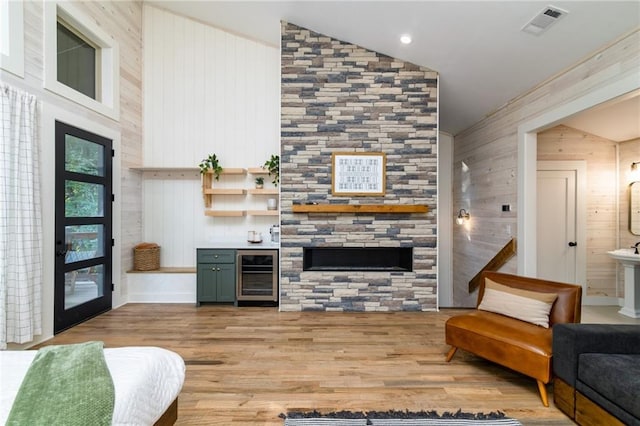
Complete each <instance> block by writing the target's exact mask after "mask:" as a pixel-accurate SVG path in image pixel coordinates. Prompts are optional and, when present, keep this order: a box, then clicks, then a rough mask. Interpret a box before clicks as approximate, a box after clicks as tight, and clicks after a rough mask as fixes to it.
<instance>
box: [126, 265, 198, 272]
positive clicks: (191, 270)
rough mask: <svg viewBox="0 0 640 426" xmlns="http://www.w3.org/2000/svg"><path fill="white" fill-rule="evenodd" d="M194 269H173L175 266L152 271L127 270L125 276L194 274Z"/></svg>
mask: <svg viewBox="0 0 640 426" xmlns="http://www.w3.org/2000/svg"><path fill="white" fill-rule="evenodd" d="M195 273H196V268H195V267H175V266H163V267H161V268H159V269H154V270H153V271H136V270H133V269H131V270H129V271H127V274H195Z"/></svg>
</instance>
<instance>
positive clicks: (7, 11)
mask: <svg viewBox="0 0 640 426" xmlns="http://www.w3.org/2000/svg"><path fill="white" fill-rule="evenodd" d="M22 7H23V6H22V2H21V1H10V0H0V67H1V68H2V69H4V70H5V71H9V72H11V73H13V74H15V75H17V76H19V77H24V22H23V9H22Z"/></svg>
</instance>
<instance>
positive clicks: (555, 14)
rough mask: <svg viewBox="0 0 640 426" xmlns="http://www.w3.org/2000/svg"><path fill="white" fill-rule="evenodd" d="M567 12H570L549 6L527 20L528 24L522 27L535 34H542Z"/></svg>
mask: <svg viewBox="0 0 640 426" xmlns="http://www.w3.org/2000/svg"><path fill="white" fill-rule="evenodd" d="M567 13H569V12H567V11H566V10H562V9H559V8H557V7H555V6H547V7H545V8H544V9H542V10H541V11H540V13H538V14H537V15H536V16H534V17H533V19H531V20H530V21H529V22H527V24H526V25H525V26H524V27H522V31H524V32H525V33H529V34H533V35H540V34H542V33H543V32H545V31H546V30H547V29H549V27H550V26H551V25H553V24H554V23H555V22H557V21H558V20H559V19H561V18H562V17H563V16H564V15H566V14H567Z"/></svg>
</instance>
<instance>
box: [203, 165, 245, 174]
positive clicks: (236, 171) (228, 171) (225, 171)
mask: <svg viewBox="0 0 640 426" xmlns="http://www.w3.org/2000/svg"><path fill="white" fill-rule="evenodd" d="M246 173H247V169H242V168H239V167H236V168H233V167H223V168H222V173H220V174H221V175H244V174H246ZM207 174H208V175H212V174H213V170H208V171H207Z"/></svg>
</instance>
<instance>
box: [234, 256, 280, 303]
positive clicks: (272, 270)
mask: <svg viewBox="0 0 640 426" xmlns="http://www.w3.org/2000/svg"><path fill="white" fill-rule="evenodd" d="M237 256H238V257H237V259H236V265H237V268H238V274H237V279H238V283H237V284H238V285H237V290H236V298H237V300H238V301H264V302H277V301H278V250H238V251H237Z"/></svg>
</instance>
